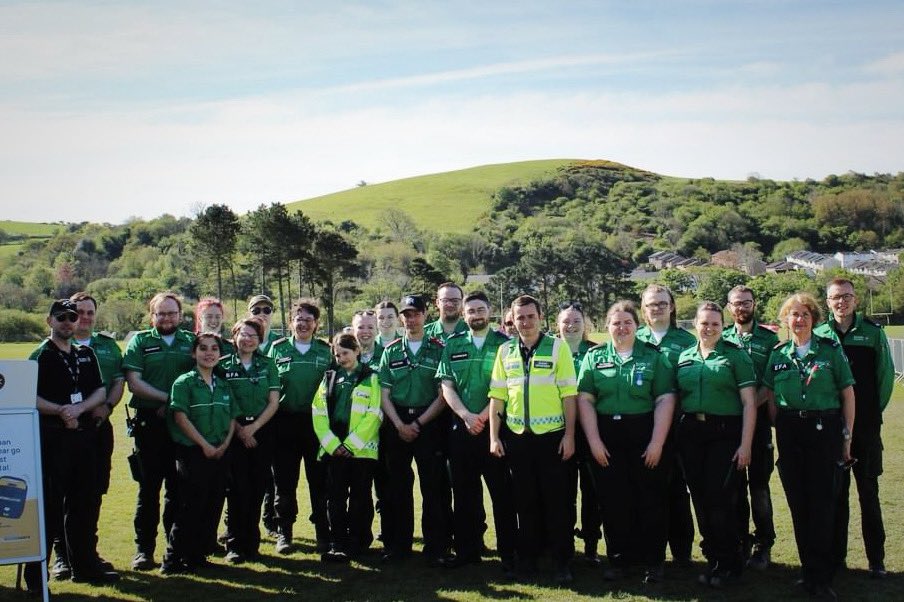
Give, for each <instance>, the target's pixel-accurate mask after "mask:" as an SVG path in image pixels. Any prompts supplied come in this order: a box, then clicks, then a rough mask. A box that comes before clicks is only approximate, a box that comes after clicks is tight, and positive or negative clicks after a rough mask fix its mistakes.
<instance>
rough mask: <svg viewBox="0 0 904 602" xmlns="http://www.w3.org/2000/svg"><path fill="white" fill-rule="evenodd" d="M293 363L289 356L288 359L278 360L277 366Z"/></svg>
mask: <svg viewBox="0 0 904 602" xmlns="http://www.w3.org/2000/svg"><path fill="white" fill-rule="evenodd" d="M291 361H292V358H291V357H290V356H288V355H287V356H286V357H281V358H279V359H278V360H276V364H277V365H279V364H288V363H289V362H291Z"/></svg>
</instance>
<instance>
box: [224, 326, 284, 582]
mask: <svg viewBox="0 0 904 602" xmlns="http://www.w3.org/2000/svg"><path fill="white" fill-rule="evenodd" d="M263 336H264V325H263V323H262V322H261V321H260V320H258V319H256V318H245V319H243V320H239V321H238V322H236V324H235V326H233V327H232V340H233V341H234V342H235V351H233V352H232V353H230V354H228V355H224V356H223V357H222V358H221V359H220V363H219V366H217V373H218V374H219V375H220V376H222V377H223V378H225V379H226V381H227V382H228V383H229V385H230V387H231V388H232V395H233V401H234V404H235V407H236V428H235V437H233V439H232V446H231V448H230V451H229V477H230V478H229V482H230V486H229V490H228V492H227V497H226V500H227V502H228V507H227V514H226V537H225V538H224V539H225V542H226V561H227V562H230V563H232V564H240V563H242V562H244V561H245V560H246V559H254V558H257V556H258V549H259V547H260V542H261V533H260V528H259V527H258V523H259V522H260V515H261V502H262V500H263V499H264V491H265V489H266V486H267V475H268V474H270V471H271V466H272V464H273V426H272V424H271V419H272V418H273V416H274V415H275V414H276V410H277V409H278V408H279V389H280V384H279V373H278V372H277V370H276V364H275V363H274V362H273V359H272V358H269V357H267V356H265V355H264V354H262V353H261V352H260V347H259V344H260V340H261V338H263Z"/></svg>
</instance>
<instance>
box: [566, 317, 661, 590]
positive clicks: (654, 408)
mask: <svg viewBox="0 0 904 602" xmlns="http://www.w3.org/2000/svg"><path fill="white" fill-rule="evenodd" d="M637 325H638V318H637V310H636V309H635V308H634V304H633V303H631V302H630V301H618V302H616V303H614V304H613V305H612V306H611V307H610V308H609V311H608V312H607V313H606V329H607V330H608V332H609V336H610V341H609V342H607V343H604V344H602V345H597V346H595V347H592V348H591V349H590V350H588V351H587V353H586V354H585V355H584V358H583V360H582V361H581V366H580V370H579V372H578V408H579V410H580V416H581V426H582V428H583V431H584V433H585V434H586V437H587V442H588V447H589V451H590V458H591V460H590V462H589V468H590V470H591V474H592V476H593V482H594V483H595V485H596V488H595V490H596V495H597V500H598V503H599V506H600V509H601V514H602V520H603V525H604V526H605V531H606V554H607V557H608V560H609V566H608V567H607V568H606V569H605V571H604V572H603V577H604V578H605V579H606V580H609V581H614V580H617V579H620V578H621V577H623V576H624V572H625V570H626V569H627V568H628V567H630V566H631V565H634V564H640V565H641V566H643V567H644V569H645V573H644V581H645V582H655V581H660V580H661V579H662V578H663V561H664V559H665V537H666V511H667V508H666V498H665V493H666V486H667V477H668V474H667V471H666V467H664V466H663V465H662V464H661V458H662V450H663V446H664V445H665V440H666V436H667V435H668V432H669V428H670V427H671V424H672V413H673V411H674V408H675V375H674V371H673V369H672V366H671V364H670V363H669V361H668V358H667V357H666V356H665V354H663V353H661V352H660V351H659V349H658V348H657V347H656V346H655V345H653V344H652V343H648V342H643V341H640V340H639V339H637V336H636V333H637Z"/></svg>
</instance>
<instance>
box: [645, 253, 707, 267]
mask: <svg viewBox="0 0 904 602" xmlns="http://www.w3.org/2000/svg"><path fill="white" fill-rule="evenodd" d="M647 263H649V264H650V265H652V266H653V267H654V268H656V269H657V270H666V269H669V268H675V269H679V270H683V269H687V268H691V267H697V266H703V265H707V263H708V262H706V261H704V260H703V259H698V258H696V257H690V258H688V257H685V256H684V255H680V254H678V253H674V252H672V251H657V252H656V253H653V254H652V255H650V256H649V257H647Z"/></svg>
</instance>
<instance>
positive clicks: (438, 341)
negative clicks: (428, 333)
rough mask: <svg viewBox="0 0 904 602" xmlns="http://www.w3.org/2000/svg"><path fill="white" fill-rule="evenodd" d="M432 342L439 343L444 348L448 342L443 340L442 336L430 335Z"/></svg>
mask: <svg viewBox="0 0 904 602" xmlns="http://www.w3.org/2000/svg"><path fill="white" fill-rule="evenodd" d="M430 342H431V343H436V344H437V345H439V346H440V348H443V347H445V346H446V344H445V343H444V342H443V340H442V339H440V338H437V337H430Z"/></svg>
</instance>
